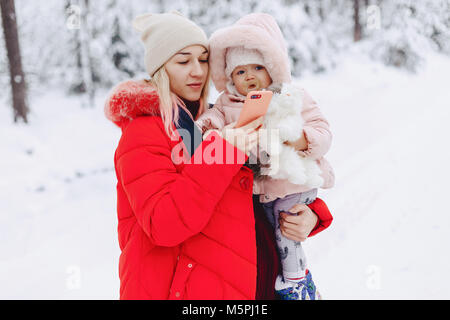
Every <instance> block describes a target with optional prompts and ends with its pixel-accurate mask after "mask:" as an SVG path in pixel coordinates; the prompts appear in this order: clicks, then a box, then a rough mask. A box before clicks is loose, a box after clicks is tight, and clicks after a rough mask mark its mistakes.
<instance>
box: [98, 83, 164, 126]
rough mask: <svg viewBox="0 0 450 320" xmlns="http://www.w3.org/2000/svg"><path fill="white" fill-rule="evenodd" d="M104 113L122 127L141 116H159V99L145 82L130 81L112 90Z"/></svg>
mask: <svg viewBox="0 0 450 320" xmlns="http://www.w3.org/2000/svg"><path fill="white" fill-rule="evenodd" d="M104 112H105V116H106V118H108V119H109V120H111V121H112V122H114V123H115V124H116V125H117V126H119V127H122V125H123V124H124V123H128V122H129V121H131V120H133V119H135V118H137V117H139V116H143V115H159V114H160V113H159V97H158V94H157V92H156V90H155V89H154V88H153V87H152V86H151V85H150V84H148V83H147V82H146V81H145V80H141V81H136V80H128V81H125V82H122V83H119V84H118V85H117V86H115V87H114V88H113V89H112V90H111V93H110V94H109V96H108V98H107V100H106V102H105V107H104Z"/></svg>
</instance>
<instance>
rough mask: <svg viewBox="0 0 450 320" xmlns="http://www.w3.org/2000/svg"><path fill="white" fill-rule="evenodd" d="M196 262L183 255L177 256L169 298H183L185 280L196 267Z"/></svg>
mask: <svg viewBox="0 0 450 320" xmlns="http://www.w3.org/2000/svg"><path fill="white" fill-rule="evenodd" d="M196 265H197V264H196V262H195V261H194V260H192V259H190V258H188V257H186V256H184V255H180V256H179V260H178V263H177V267H176V268H175V274H174V276H173V280H172V285H171V286H170V292H169V300H183V299H184V296H185V294H186V282H187V280H188V278H189V276H190V274H191V272H192V270H193V269H194V268H195V267H196Z"/></svg>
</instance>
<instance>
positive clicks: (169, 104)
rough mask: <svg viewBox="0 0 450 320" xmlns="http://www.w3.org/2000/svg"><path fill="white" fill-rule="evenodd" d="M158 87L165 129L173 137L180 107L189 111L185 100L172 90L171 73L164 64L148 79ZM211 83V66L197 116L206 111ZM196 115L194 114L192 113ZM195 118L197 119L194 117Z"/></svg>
mask: <svg viewBox="0 0 450 320" xmlns="http://www.w3.org/2000/svg"><path fill="white" fill-rule="evenodd" d="M147 81H148V82H150V84H151V85H152V86H153V87H154V88H155V89H156V92H157V93H158V97H159V109H160V114H161V120H162V122H163V124H164V129H165V130H166V133H167V135H168V136H169V137H172V134H173V126H172V124H175V125H178V120H179V110H178V107H179V106H180V107H182V108H184V109H185V110H186V111H187V108H186V105H185V104H184V102H183V100H182V99H181V98H180V97H179V96H177V95H176V94H175V93H173V92H172V91H171V90H170V80H169V75H168V74H167V72H166V69H165V68H164V66H162V67H161V68H159V69H158V70H157V71H156V72H155V73H154V75H153V77H152V78H151V79H150V80H147ZM209 83H210V75H209V68H208V74H207V77H206V81H205V85H204V87H203V90H202V93H201V95H200V108H199V110H198V113H197V117H198V116H200V115H201V114H202V113H203V112H204V111H205V105H206V106H207V105H208V95H209ZM192 117H194V115H192ZM194 120H195V119H194Z"/></svg>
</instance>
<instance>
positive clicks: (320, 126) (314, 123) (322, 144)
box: [300, 90, 332, 159]
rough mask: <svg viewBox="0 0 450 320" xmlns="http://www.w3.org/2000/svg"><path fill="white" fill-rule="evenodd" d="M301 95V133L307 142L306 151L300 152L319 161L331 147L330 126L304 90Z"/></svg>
mask: <svg viewBox="0 0 450 320" xmlns="http://www.w3.org/2000/svg"><path fill="white" fill-rule="evenodd" d="M303 93H304V96H303V111H302V116H303V119H304V120H305V124H304V125H303V132H304V133H305V138H306V141H307V142H308V149H306V150H305V151H300V152H302V153H303V154H304V155H305V156H307V157H310V158H313V159H320V158H322V157H323V156H324V155H325V154H326V153H327V152H328V150H329V149H330V146H331V140H332V134H331V131H330V125H329V124H328V121H327V120H326V119H325V117H324V116H323V114H322V112H321V111H320V109H319V107H318V106H317V103H316V102H315V101H314V100H313V99H312V98H311V96H310V95H309V94H308V93H307V92H306V91H305V90H303Z"/></svg>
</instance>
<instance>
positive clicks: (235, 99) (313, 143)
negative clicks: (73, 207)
mask: <svg viewBox="0 0 450 320" xmlns="http://www.w3.org/2000/svg"><path fill="white" fill-rule="evenodd" d="M301 90H302V93H303V104H302V105H303V109H302V117H303V120H304V124H303V132H304V134H305V137H306V140H307V142H308V148H307V149H306V150H305V151H299V152H300V153H302V154H303V155H304V156H306V157H309V158H312V159H315V160H316V161H317V164H318V165H319V168H320V170H321V171H322V174H321V176H322V178H323V179H324V183H323V185H322V188H324V189H327V188H331V187H333V185H334V172H333V169H332V167H331V165H330V164H329V162H328V161H327V160H326V159H325V158H324V155H325V154H326V153H327V152H328V150H329V149H330V146H331V140H332V134H331V131H330V128H329V124H328V121H327V120H326V119H325V117H324V116H323V114H322V112H321V111H320V109H319V107H318V106H317V103H316V102H315V101H314V100H313V99H312V98H311V96H310V95H309V94H308V93H307V92H306V91H305V89H303V88H301ZM243 105H244V97H243V96H236V95H233V94H231V93H229V92H228V91H225V92H223V93H222V94H221V95H220V96H219V98H218V99H217V101H216V104H215V105H214V107H213V108H210V109H208V110H206V111H205V112H204V113H203V114H202V115H201V116H200V117H199V118H198V119H197V121H196V123H197V125H199V127H203V126H204V127H207V128H208V129H210V128H215V129H222V128H223V127H224V126H226V125H228V124H230V123H232V122H235V121H237V120H238V117H239V114H240V112H241V109H242V107H243ZM308 190H310V188H309V187H306V186H303V185H296V184H293V183H291V182H289V181H287V180H280V179H272V178H270V177H268V176H264V177H255V179H254V184H253V193H254V194H259V195H260V201H261V202H268V201H272V200H275V199H276V198H283V197H285V196H287V195H289V194H293V193H299V192H304V191H308Z"/></svg>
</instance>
